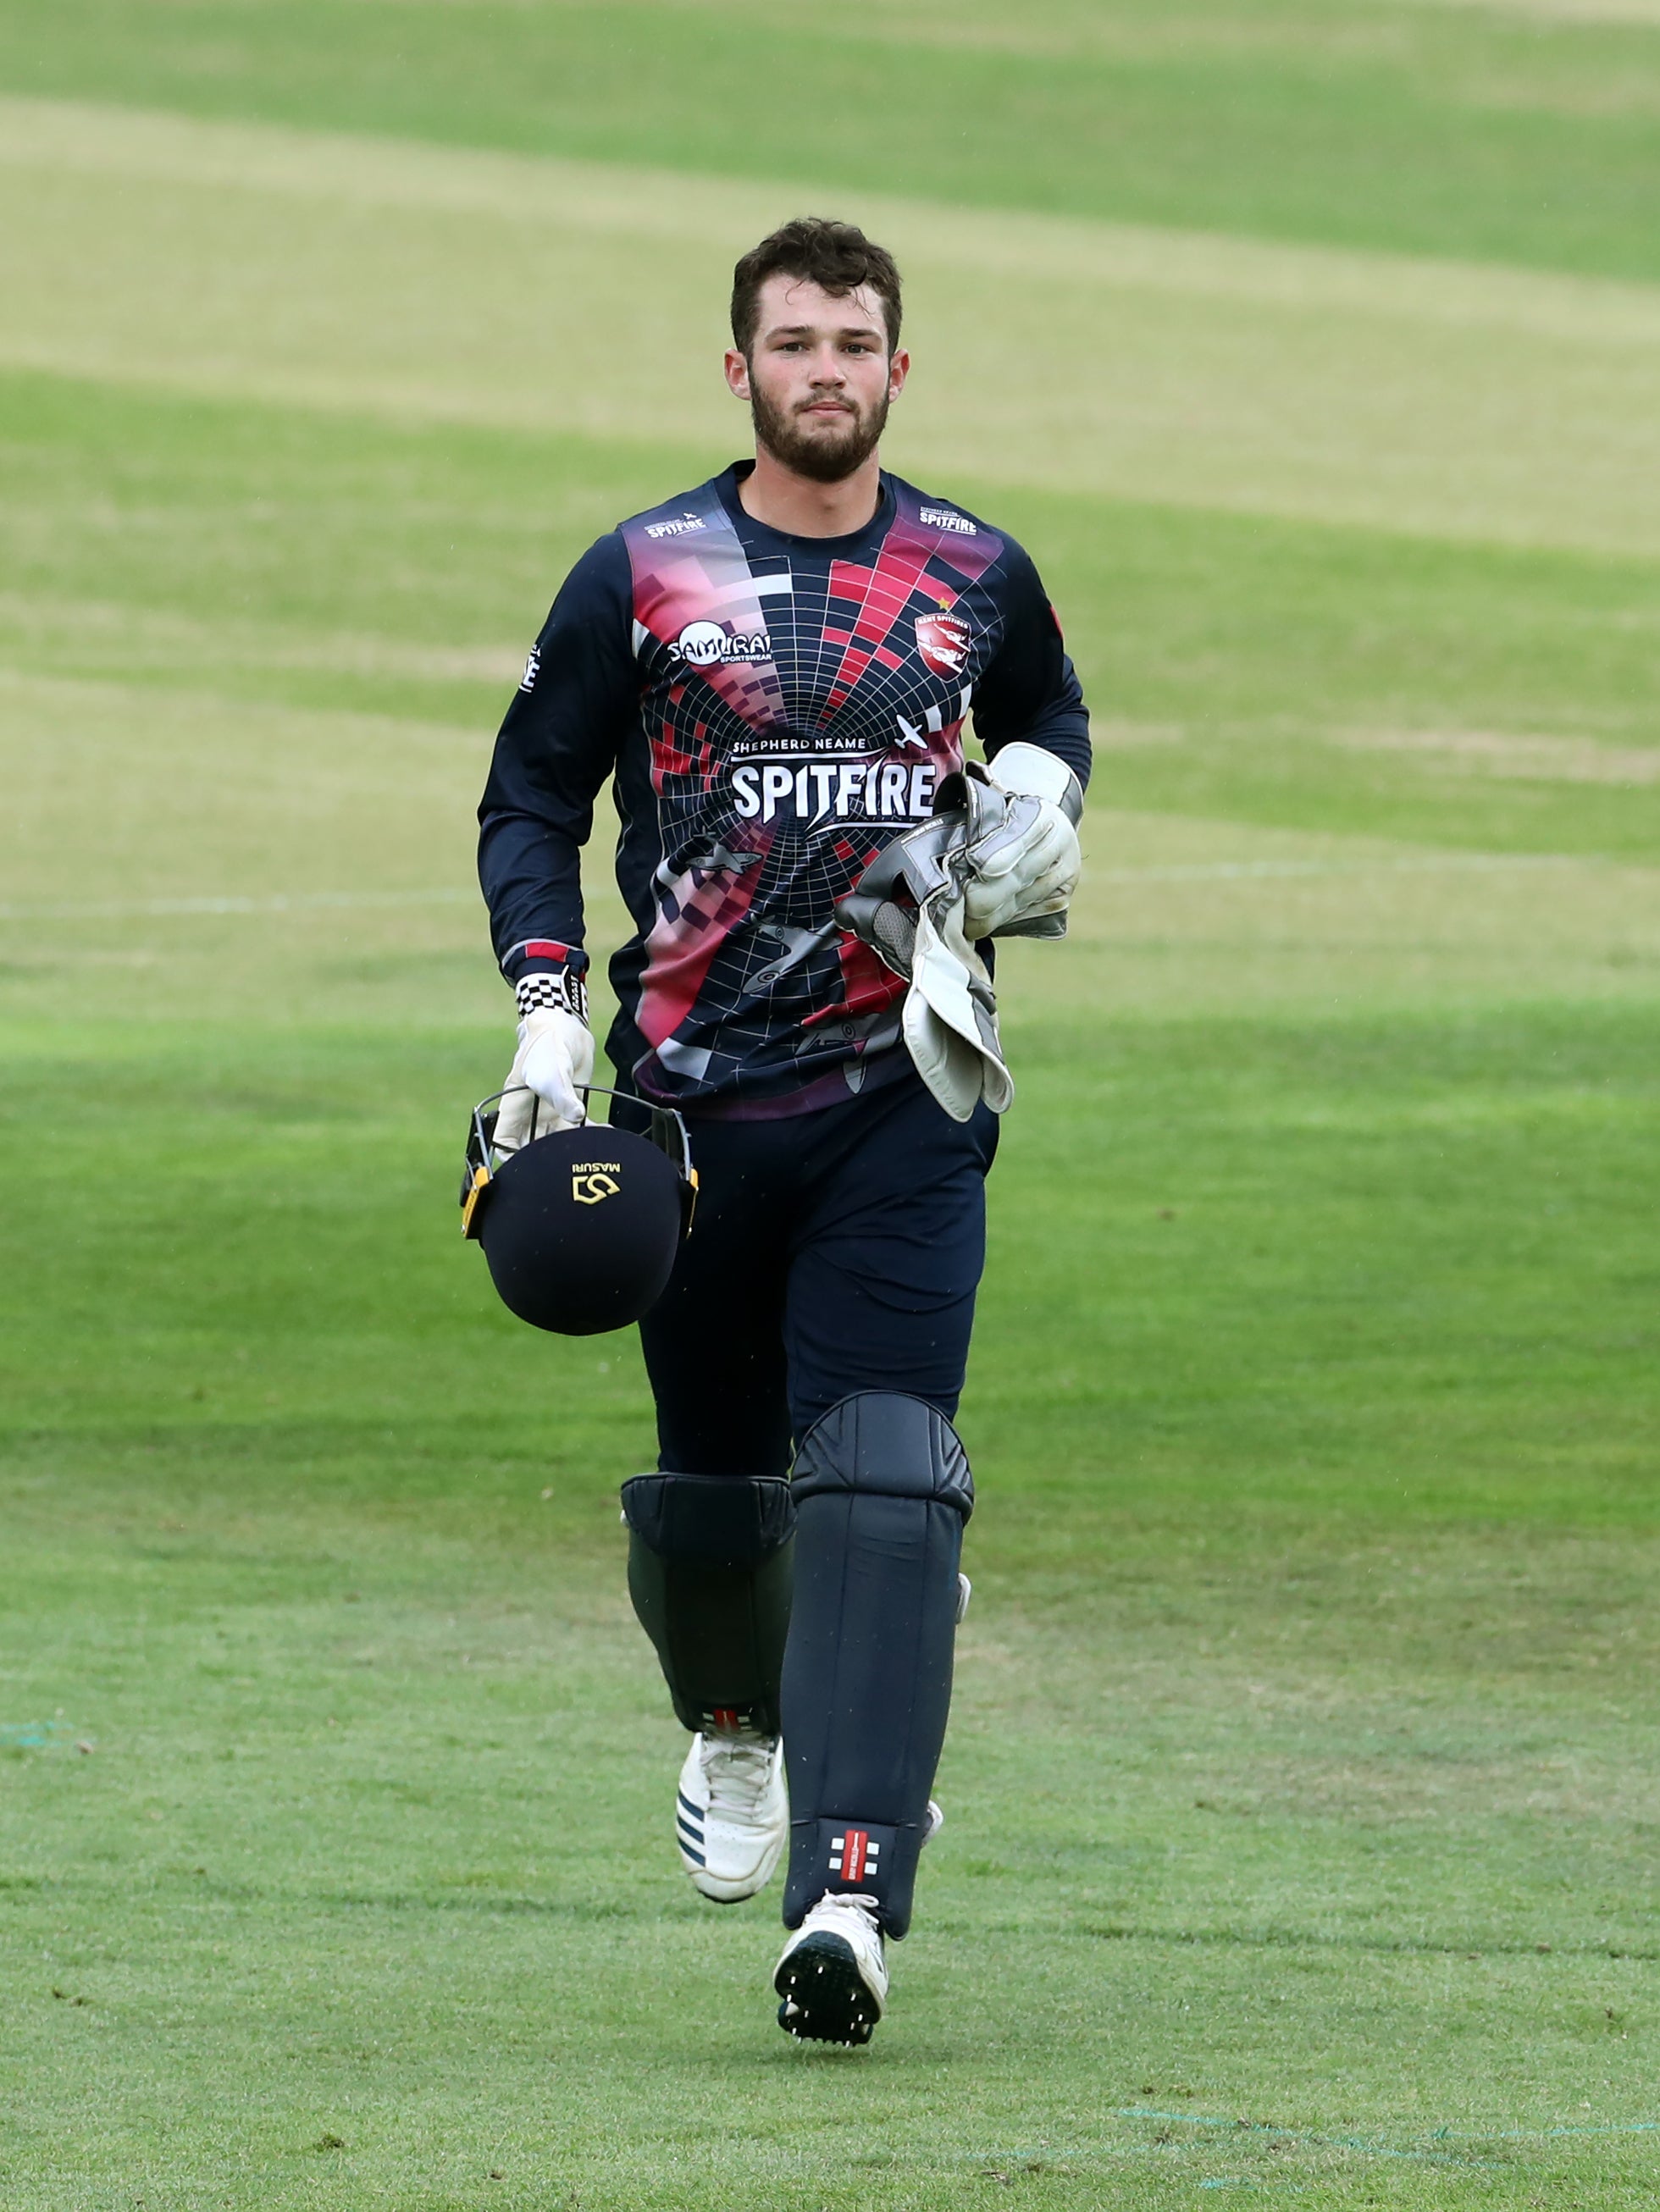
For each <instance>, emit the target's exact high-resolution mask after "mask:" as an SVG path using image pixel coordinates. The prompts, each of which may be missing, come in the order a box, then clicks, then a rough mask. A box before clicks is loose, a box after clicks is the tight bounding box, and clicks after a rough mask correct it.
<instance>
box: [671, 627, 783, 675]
mask: <svg viewBox="0 0 1660 2212" xmlns="http://www.w3.org/2000/svg"><path fill="white" fill-rule="evenodd" d="M669 651H670V652H671V653H673V654H675V655H676V656H677V658H678V659H681V660H684V661H686V662H688V663H689V664H690V666H692V667H693V668H721V667H725V666H727V665H730V664H731V663H733V662H734V661H738V662H743V663H745V664H751V665H752V664H753V663H754V662H756V661H757V660H770V659H772V640H771V639H770V638H769V636H768V635H767V633H766V632H765V630H763V629H757V630H756V631H755V632H754V633H753V635H745V633H744V632H743V631H741V630H740V631H739V634H738V635H737V636H736V637H734V636H733V635H732V634H731V633H730V631H727V630H724V629H721V625H720V623H712V622H695V623H687V624H686V626H685V628H684V629H683V630H682V631H681V633H680V635H679V636H678V637H677V638H676V639H675V641H674V643H673V644H672V646H671V647H669Z"/></svg>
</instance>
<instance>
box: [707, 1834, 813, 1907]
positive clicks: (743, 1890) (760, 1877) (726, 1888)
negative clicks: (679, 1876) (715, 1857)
mask: <svg viewBox="0 0 1660 2212" xmlns="http://www.w3.org/2000/svg"><path fill="white" fill-rule="evenodd" d="M786 1841H787V1838H786V1837H783V1836H781V1837H780V1838H779V1839H778V1841H777V1842H776V1843H775V1844H773V1845H772V1846H771V1847H770V1849H769V1850H768V1852H767V1855H766V1857H764V1858H763V1860H762V1861H761V1862H760V1863H759V1865H758V1866H757V1867H756V1868H755V1869H754V1870H753V1872H751V1873H750V1874H746V1875H739V1877H738V1879H737V1880H735V1881H732V1880H727V1881H723V1880H722V1879H721V1876H720V1875H712V1874H711V1873H710V1872H709V1870H708V1868H707V1867H701V1866H696V1865H695V1864H694V1863H693V1862H692V1858H691V1855H690V1852H689V1851H688V1850H687V1849H686V1847H685V1845H684V1844H682V1845H681V1846H680V1863H681V1865H682V1866H683V1867H684V1869H686V1872H687V1874H688V1875H689V1876H690V1880H691V1886H692V1887H693V1888H694V1889H695V1890H696V1892H697V1893H698V1895H699V1896H700V1897H707V1898H708V1900H709V1903H710V1904H711V1905H742V1904H743V1903H744V1901H745V1899H746V1898H751V1897H758V1896H759V1895H760V1893H761V1892H762V1891H763V1889H764V1888H765V1887H766V1886H767V1884H768V1883H769V1881H771V1880H772V1878H773V1876H774V1875H775V1874H776V1873H777V1871H778V1862H779V1860H780V1859H781V1857H783V1855H784V1844H785V1843H786Z"/></svg>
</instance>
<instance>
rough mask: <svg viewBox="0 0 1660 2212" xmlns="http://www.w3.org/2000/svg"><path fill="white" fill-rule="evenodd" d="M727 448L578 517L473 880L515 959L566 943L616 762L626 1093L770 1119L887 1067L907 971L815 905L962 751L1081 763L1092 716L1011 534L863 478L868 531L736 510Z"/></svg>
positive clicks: (559, 954) (891, 831)
mask: <svg viewBox="0 0 1660 2212" xmlns="http://www.w3.org/2000/svg"><path fill="white" fill-rule="evenodd" d="M752 466H753V464H752V463H739V464H738V465H735V466H734V467H733V468H729V469H727V471H725V472H724V473H723V474H722V475H721V476H719V477H714V479H713V480H712V481H711V482H709V483H705V484H701V485H699V486H698V488H697V489H696V490H695V491H691V492H688V493H686V494H685V495H684V496H682V497H680V498H678V499H673V500H671V501H667V502H666V504H664V505H663V506H661V507H654V508H652V509H651V510H650V511H649V512H648V513H645V514H639V515H635V517H634V518H633V520H630V521H628V522H624V523H623V524H622V525H620V526H619V527H618V528H617V529H616V530H614V531H612V532H611V533H610V535H609V536H607V537H605V538H601V539H600V540H599V543H598V544H596V545H594V546H593V547H592V548H591V549H590V550H589V551H587V553H585V554H584V555H583V556H582V558H581V560H580V561H579V562H577V564H576V566H575V568H573V569H572V571H571V573H570V575H569V578H568V579H567V580H566V583H565V585H564V587H563V589H562V591H561V592H560V594H559V596H558V598H557V599H556V600H555V602H554V605H553V611H552V612H551V613H550V615H549V617H548V619H547V622H546V623H545V625H544V629H543V630H542V634H541V635H540V637H539V638H538V640H537V643H536V647H535V650H534V651H533V652H532V654H531V656H530V659H529V660H528V662H527V663H526V668H525V674H524V679H523V681H522V682H521V684H520V687H519V691H518V695H517V696H516V697H515V698H514V702H513V703H512V705H511V706H510V707H509V708H508V713H507V717H506V719H505V720H504V721H503V722H502V729H501V733H500V735H499V736H498V738H497V739H496V756H495V759H494V761H493V762H492V763H491V767H490V773H489V782H488V784H487V785H486V786H485V790H484V796H483V802H482V804H481V805H480V807H479V810H478V818H479V821H480V823H481V824H482V825H483V827H482V834H481V836H480V840H479V848H478V872H479V880H480V882H481V883H482V884H483V891H484V896H485V899H486V901H487V902H488V903H489V910H490V921H491V927H492V932H493V934H494V937H495V942H496V954H497V957H499V959H500V960H501V963H502V970H503V972H504V973H505V974H506V975H507V976H508V980H509V981H517V980H518V978H519V977H520V975H526V974H529V973H532V972H534V971H535V970H537V969H543V970H546V969H556V968H559V967H561V966H570V967H574V968H578V969H580V968H581V967H584V966H586V964H587V956H586V954H585V953H584V952H583V951H582V950H581V946H582V935H583V929H582V900H581V888H580V884H579V879H578V854H579V851H580V849H581V847H582V845H583V844H585V843H586V842H587V837H588V835H589V832H590V830H591V829H592V828H593V802H594V799H595V798H596V796H597V795H598V793H599V790H600V788H601V787H602V786H603V785H604V783H605V779H606V777H607V776H610V775H613V774H614V775H615V778H616V782H615V795H616V802H617V815H618V817H619V820H620V822H621V824H622V829H621V835H620V836H619V838H618V841H617V883H618V885H619V887H620V889H621V890H622V893H623V899H624V900H625V901H626V902H627V905H628V909H629V914H630V915H631V916H632V917H633V921H634V927H635V933H634V935H633V936H632V937H631V938H630V939H629V942H628V943H627V944H626V945H624V946H623V949H622V950H621V951H620V952H618V953H617V955H616V957H614V958H613V960H612V962H611V981H612V983H613V985H614V987H615V988H616V991H617V998H618V1000H619V1001H620V1002H621V1011H620V1012H619V1014H618V1016H617V1021H616V1023H615V1024H614V1025H613V1027H612V1030H611V1036H610V1037H609V1039H608V1040H607V1050H608V1051H609V1053H610V1054H611V1059H612V1060H614V1061H615V1062H616V1064H617V1066H618V1068H619V1069H625V1070H629V1071H631V1072H632V1074H633V1078H634V1080H635V1084H636V1085H637V1086H638V1087H639V1089H640V1090H641V1091H642V1093H644V1094H645V1095H646V1096H648V1097H653V1098H656V1099H660V1100H663V1101H666V1102H668V1103H673V1104H676V1105H681V1106H689V1107H694V1108H700V1109H707V1110H714V1111H725V1112H738V1113H751V1114H761V1115H774V1114H779V1113H793V1112H797V1111H800V1110H802V1109H806V1108H808V1107H812V1106H817V1105H818V1104H821V1103H828V1102H830V1101H831V1100H833V1099H836V1098H845V1097H848V1095H849V1093H850V1092H852V1091H858V1090H860V1089H861V1088H862V1087H864V1085H866V1082H867V1081H870V1080H879V1079H884V1078H885V1077H886V1076H888V1075H890V1074H894V1073H899V1072H901V1069H902V1067H903V1066H908V1065H909V1060H908V1056H907V1055H905V1054H904V1052H903V1047H902V1046H901V1045H900V1042H899V1036H900V1030H899V1001H900V1000H902V999H903V996H904V994H905V990H906V988H907V986H906V984H905V983H904V981H903V979H902V978H900V977H899V976H897V975H894V974H893V973H892V972H891V970H890V969H887V968H885V966H884V965H883V964H882V963H881V962H880V961H879V959H878V958H877V957H876V955H875V954H874V953H873V951H871V950H870V948H869V947H868V946H867V945H863V944H861V943H860V941H859V939H856V938H854V937H852V936H850V935H849V934H848V933H847V932H846V931H845V930H843V929H842V928H841V927H839V925H838V924H837V922H836V916H835V912H834V908H835V903H836V900H837V899H838V898H840V897H841V896H842V894H843V893H844V892H845V891H847V890H849V889H851V887H852V886H853V884H854V883H855V882H856V880H857V879H858V877H859V875H860V872H861V871H862V870H863V869H864V868H865V867H866V866H867V865H868V864H869V862H870V861H871V860H873V859H874V858H875V856H876V854H878V853H879V852H880V851H881V849H882V848H883V847H884V846H885V844H887V843H888V842H889V841H890V839H891V838H892V837H894V836H896V835H897V833H898V832H899V831H900V830H902V829H906V828H908V827H909V825H910V824H911V823H914V822H917V821H921V820H922V819H924V818H925V817H927V815H928V814H929V813H931V811H933V793H934V788H935V786H936V785H937V784H938V782H939V779H940V777H941V776H942V775H946V773H947V772H948V771H949V770H950V769H955V768H960V767H961V766H962V763H963V726H964V721H965V720H967V718H968V716H969V714H970V713H972V714H973V716H974V722H975V729H976V734H977V735H978V737H979V738H980V739H981V742H982V744H983V746H984V748H985V750H986V754H987V756H988V758H989V757H993V756H994V755H995V753H996V752H997V750H998V748H999V747H1000V746H1001V745H1004V744H1008V743H1010V742H1011V741H1012V740H1013V739H1015V738H1025V739H1027V740H1028V741H1030V742H1031V743H1032V744H1039V745H1043V746H1044V747H1046V748H1047V749H1048V750H1049V751H1050V752H1053V753H1056V754H1058V755H1059V756H1060V757H1061V759H1063V760H1064V761H1066V762H1067V764H1068V765H1069V766H1070V767H1071V768H1072V769H1074V770H1075V771H1076V773H1077V775H1078V776H1079V780H1080V781H1087V780H1088V776H1089V766H1090V746H1089V722H1088V717H1087V715H1086V714H1085V709H1084V702H1083V698H1082V695H1081V693H1080V692H1079V686H1078V678H1077V677H1076V675H1075V674H1074V673H1073V665H1072V662H1071V661H1070V659H1068V658H1067V653H1066V651H1065V649H1064V647H1063V646H1062V644H1061V632H1060V628H1059V625H1058V623H1056V621H1055V614H1054V611H1053V610H1052V608H1051V607H1050V605H1049V600H1048V599H1047V597H1046V596H1045V594H1044V591H1043V586H1042V584H1041V583H1040V582H1039V581H1038V578H1037V570H1036V569H1035V568H1033V566H1032V564H1031V560H1030V559H1029V558H1028V556H1026V554H1025V552H1024V551H1023V550H1022V549H1021V548H1020V547H1019V546H1018V545H1017V544H1015V542H1014V540H1013V539H1012V538H1007V537H1005V536H1004V535H1003V534H1002V533H1001V532H997V531H994V530H991V529H988V527H987V526H986V525H985V524H984V523H983V522H982V521H981V520H979V519H978V518H977V517H976V516H975V515H971V514H968V513H964V511H963V510H962V509H961V508H960V507H955V506H953V505H952V504H951V503H950V502H949V501H944V500H936V499H933V498H931V497H930V496H929V495H927V493H924V492H920V491H918V490H916V489H915V488H914V487H913V486H912V485H910V484H908V483H903V482H901V480H900V479H899V478H898V477H891V476H888V475H886V474H884V476H883V477H882V479H881V496H880V499H879V502H878V505H877V510H876V513H875V514H874V516H873V518H872V520H871V521H870V523H869V524H868V525H867V526H866V528H864V529H863V530H860V531H856V532H853V533H852V534H851V535H850V536H848V537H844V538H795V537H791V536H788V535H787V534H786V533H785V532H781V531H777V530H772V529H769V527H768V526H766V524H764V523H762V522H757V521H756V520H754V519H753V518H752V517H751V516H750V515H747V514H746V513H745V512H744V509H743V507H742V505H741V504H740V502H739V496H738V486H739V481H740V479H741V478H742V477H744V476H745V475H747V474H748V472H749V470H750V469H751V467H752Z"/></svg>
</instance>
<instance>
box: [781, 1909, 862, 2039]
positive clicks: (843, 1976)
mask: <svg viewBox="0 0 1660 2212" xmlns="http://www.w3.org/2000/svg"><path fill="white" fill-rule="evenodd" d="M772 1985H773V1987H774V1989H775V1990H777V1992H778V1996H779V1999H780V2002H779V2006H778V2025H779V2027H781V2028H782V2029H783V2030H784V2032H785V2033H786V2034H787V2035H798V2036H800V2037H801V2038H802V2039H803V2040H804V2041H806V2042H811V2043H868V2042H869V2041H870V2039H871V2033H872V2031H873V2029H874V2027H875V2026H876V2023H877V2021H879V2020H880V2019H881V2017H882V2009H883V2007H884V2006H885V2004H886V2002H887V1996H888V1967H887V1960H886V1959H885V1957H884V1955H883V1948H882V1930H881V1929H880V1928H879V1926H878V1925H877V1920H876V1899H874V1898H873V1897H865V1896H861V1895H860V1894H859V1893H857V1892H856V1891H852V1890H846V1891H836V1890H827V1891H826V1892H825V1893H824V1896H823V1897H821V1898H820V1899H819V1900H818V1904H817V1905H814V1906H813V1908H812V1911H811V1912H810V1913H808V1915H807V1917H806V1919H805V1920H804V1921H803V1922H802V1923H801V1925H800V1927H799V1928H798V1929H796V1931H795V1933H794V1935H793V1936H791V1937H790V1940H789V1942H787V1943H786V1944H785V1946H784V1954H783V1956H782V1958H781V1959H780V1960H779V1961H778V1966H777V1969H776V1971H775V1973H774V1975H773V1978H772Z"/></svg>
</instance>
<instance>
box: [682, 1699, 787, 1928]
mask: <svg viewBox="0 0 1660 2212" xmlns="http://www.w3.org/2000/svg"><path fill="white" fill-rule="evenodd" d="M789 1833H790V1806H789V1798H788V1796H787V1793H786V1791H785V1788H784V1747H783V1744H782V1742H781V1741H780V1739H779V1738H778V1737H776V1736H741V1735H695V1736H693V1738H692V1740H691V1749H690V1751H689V1752H688V1753H686V1763H685V1765H684V1766H683V1767H682V1768H681V1770H680V1787H679V1790H678V1795H677V1796H676V1798H675V1801H674V1838H675V1841H676V1842H677V1843H678V1844H679V1846H680V1858H681V1863H682V1864H683V1865H684V1868H685V1869H686V1872H687V1873H688V1874H689V1875H690V1876H691V1880H692V1886H693V1887H694V1888H696V1889H699V1890H701V1891H702V1893H703V1895H704V1896H705V1897H712V1898H713V1899H714V1901H715V1903H716V1904H717V1905H738V1904H740V1903H741V1902H742V1901H743V1899H745V1898H746V1897H753V1896H754V1895H755V1893H756V1892H757V1890H758V1889H764V1888H765V1887H766V1885H767V1884H768V1882H769V1881H771V1880H772V1875H773V1869H774V1868H775V1867H776V1865H777V1864H778V1861H779V1858H780V1856H781V1853H782V1851H783V1849H784V1846H785V1844H787V1842H788V1841H789Z"/></svg>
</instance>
